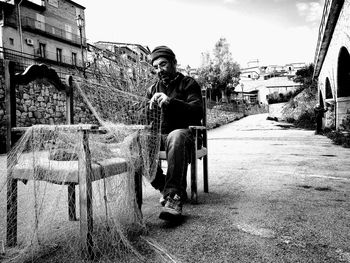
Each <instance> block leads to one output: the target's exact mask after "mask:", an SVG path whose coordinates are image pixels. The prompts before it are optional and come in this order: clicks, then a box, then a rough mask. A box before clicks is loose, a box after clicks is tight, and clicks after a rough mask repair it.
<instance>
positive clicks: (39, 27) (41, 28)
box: [21, 17, 86, 46]
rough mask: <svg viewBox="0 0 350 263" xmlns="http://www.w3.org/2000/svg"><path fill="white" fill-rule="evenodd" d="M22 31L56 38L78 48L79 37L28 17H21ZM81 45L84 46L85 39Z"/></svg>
mask: <svg viewBox="0 0 350 263" xmlns="http://www.w3.org/2000/svg"><path fill="white" fill-rule="evenodd" d="M21 21H22V29H26V30H28V31H34V32H37V33H41V34H45V35H47V36H49V37H52V38H56V39H57V40H60V41H62V40H64V41H65V42H68V43H70V44H72V43H73V44H75V45H79V46H80V36H79V35H76V34H73V33H71V32H69V31H67V30H64V29H62V28H59V27H55V26H53V25H50V24H48V23H43V22H41V21H38V20H36V19H33V18H30V17H22V20H21ZM82 40H83V45H84V46H85V45H86V38H83V39H82Z"/></svg>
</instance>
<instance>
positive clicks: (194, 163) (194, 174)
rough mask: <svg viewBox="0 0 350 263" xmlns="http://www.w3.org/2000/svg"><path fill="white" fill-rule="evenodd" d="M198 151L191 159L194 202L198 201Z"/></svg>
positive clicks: (192, 199) (192, 198) (192, 197)
mask: <svg viewBox="0 0 350 263" xmlns="http://www.w3.org/2000/svg"><path fill="white" fill-rule="evenodd" d="M196 157H197V156H196V151H194V154H193V156H192V160H191V202H192V203H194V204H197V203H198V194H197V158H196Z"/></svg>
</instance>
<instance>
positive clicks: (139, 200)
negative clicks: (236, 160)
mask: <svg viewBox="0 0 350 263" xmlns="http://www.w3.org/2000/svg"><path fill="white" fill-rule="evenodd" d="M135 194H136V203H137V206H138V208H139V209H140V211H142V210H141V208H142V174H141V173H139V172H135Z"/></svg>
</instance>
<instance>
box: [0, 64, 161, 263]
mask: <svg viewBox="0 0 350 263" xmlns="http://www.w3.org/2000/svg"><path fill="white" fill-rule="evenodd" d="M112 68H113V67H112ZM125 68H126V67H124V68H123V67H122V66H119V69H118V70H115V69H114V68H113V71H112V70H111V67H110V64H106V63H104V62H103V61H102V62H101V61H100V64H99V65H95V67H94V68H92V69H91V70H90V72H89V74H88V75H87V78H79V77H75V78H74V85H73V88H74V102H75V103H76V104H77V105H78V106H79V107H80V108H81V107H83V106H82V105H84V107H85V108H86V109H87V111H89V112H90V115H91V116H93V118H92V119H93V121H92V122H93V123H89V124H86V123H85V124H84V123H78V122H79V120H78V121H75V122H76V123H77V124H72V125H64V124H62V123H59V124H55V125H47V124H42V125H33V126H30V127H28V128H27V129H25V132H24V134H23V135H22V136H21V137H20V139H19V141H18V142H17V143H16V145H15V146H14V147H13V148H12V149H11V151H10V152H9V153H8V157H7V174H5V175H4V176H2V177H1V182H0V195H1V196H0V197H1V199H0V200H2V201H0V214H1V218H0V242H2V243H1V244H0V245H1V247H0V252H1V254H0V259H1V260H2V261H4V262H82V261H85V260H94V261H95V262H139V261H144V259H145V258H144V256H143V255H142V253H140V249H139V246H140V244H139V243H137V242H138V241H137V238H136V237H138V236H140V234H141V233H143V232H144V231H145V224H144V222H143V220H142V215H141V212H140V210H139V208H138V201H139V200H138V199H137V196H136V194H135V189H136V188H137V184H138V182H137V178H138V175H142V176H143V178H147V180H149V181H151V180H153V177H154V176H155V172H156V168H157V165H158V163H157V162H158V158H157V156H158V151H159V147H160V123H159V122H160V111H159V109H153V110H150V109H149V107H148V104H147V103H148V99H147V98H146V90H147V87H148V86H149V85H150V83H151V81H152V75H151V74H149V73H150V71H149V69H148V68H147V67H144V66H140V67H139V68H138V67H136V66H134V67H133V68H132V72H131V73H132V74H129V75H127V76H124V77H121V73H122V72H126V70H125ZM17 96H20V95H18V94H17ZM33 96H34V95H33ZM34 99H35V98H34ZM18 101H21V98H18ZM75 110H76V111H77V108H76V107H75ZM75 117H76V118H75V120H77V116H75ZM87 174H88V175H90V177H89V178H90V180H91V188H90V187H89V182H86V180H87V179H86V175H87ZM135 175H136V176H135ZM135 178H136V179H135ZM135 180H136V181H135ZM83 182H85V183H86V184H84V183H83ZM79 184H81V185H79ZM69 188H70V189H71V190H72V189H73V193H72V191H68V189H69ZM82 193H83V194H82ZM6 200H7V202H6ZM74 202H75V205H73V206H72V205H69V203H70V204H72V203H73V204H74ZM90 204H91V206H90ZM82 207H83V208H82ZM89 207H90V208H89ZM89 209H90V210H89ZM86 219H87V222H85V223H84V222H83V223H82V220H83V221H84V220H86ZM89 220H90V221H89ZM87 229H88V230H89V231H87ZM146 243H147V242H146ZM4 244H7V245H6V248H5V245H4ZM137 244H138V245H137ZM142 246H144V245H141V247H142Z"/></svg>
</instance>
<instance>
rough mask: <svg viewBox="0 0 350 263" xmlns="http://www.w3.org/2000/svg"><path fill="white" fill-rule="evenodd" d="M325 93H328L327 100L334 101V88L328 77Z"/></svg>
mask: <svg viewBox="0 0 350 263" xmlns="http://www.w3.org/2000/svg"><path fill="white" fill-rule="evenodd" d="M325 93H326V99H333V92H332V87H331V83H330V81H329V78H328V77H327V78H326V88H325Z"/></svg>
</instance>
